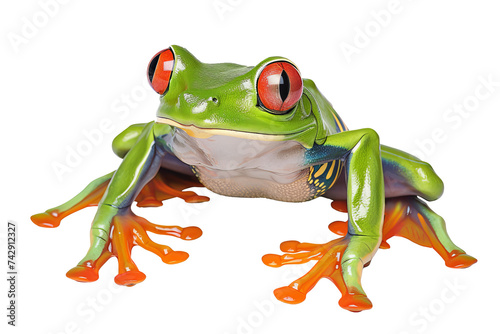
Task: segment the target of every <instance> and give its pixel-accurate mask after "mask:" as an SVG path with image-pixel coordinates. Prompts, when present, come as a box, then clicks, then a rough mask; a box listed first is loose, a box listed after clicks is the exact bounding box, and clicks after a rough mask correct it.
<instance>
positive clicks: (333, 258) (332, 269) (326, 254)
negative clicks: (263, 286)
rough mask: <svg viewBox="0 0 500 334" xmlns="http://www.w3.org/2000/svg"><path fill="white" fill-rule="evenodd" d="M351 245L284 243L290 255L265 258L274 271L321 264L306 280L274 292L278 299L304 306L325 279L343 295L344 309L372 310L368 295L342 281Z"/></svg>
mask: <svg viewBox="0 0 500 334" xmlns="http://www.w3.org/2000/svg"><path fill="white" fill-rule="evenodd" d="M349 241H350V238H349V237H344V238H339V239H335V240H332V241H330V242H327V243H325V244H312V243H301V242H298V241H285V242H283V243H281V245H280V249H281V251H282V252H284V253H286V254H284V255H276V254H267V255H264V256H263V257H262V261H263V262H264V263H265V264H266V265H268V266H270V267H281V266H283V265H286V264H301V263H306V262H309V261H312V260H316V261H318V262H317V263H316V264H315V265H314V267H313V268H312V269H311V270H310V271H309V272H308V273H307V274H305V275H304V276H302V277H300V278H299V279H297V280H295V281H293V282H292V283H291V284H290V285H288V286H284V287H281V288H278V289H276V290H274V295H275V296H276V298H277V299H278V300H280V301H282V302H285V303H289V304H298V303H301V302H303V301H304V300H305V299H306V295H307V293H308V292H309V291H310V290H311V289H312V288H314V286H315V285H316V283H318V281H319V280H320V279H321V278H323V277H324V278H328V279H329V280H331V281H332V282H333V283H334V284H335V285H336V286H337V288H338V289H339V290H340V292H341V293H342V298H340V300H339V305H340V306H341V307H342V308H344V309H346V310H349V311H353V312H359V311H363V310H368V309H370V308H372V303H371V301H370V300H369V299H368V297H367V296H366V294H365V293H364V292H363V291H362V290H360V289H357V288H355V287H349V288H348V287H347V286H346V284H345V282H344V279H343V277H342V264H341V259H342V257H343V255H344V252H345V250H346V248H347V246H348V244H349Z"/></svg>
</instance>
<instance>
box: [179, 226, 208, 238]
mask: <svg viewBox="0 0 500 334" xmlns="http://www.w3.org/2000/svg"><path fill="white" fill-rule="evenodd" d="M202 234H203V231H202V230H201V228H199V227H196V226H189V227H185V228H184V229H183V230H182V233H181V239H182V240H194V239H198V238H199V237H201V235H202Z"/></svg>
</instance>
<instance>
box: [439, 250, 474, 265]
mask: <svg viewBox="0 0 500 334" xmlns="http://www.w3.org/2000/svg"><path fill="white" fill-rule="evenodd" d="M476 262H477V259H476V258H474V257H472V256H470V255H467V254H465V253H459V252H451V254H450V258H449V259H448V260H447V261H446V262H445V263H446V266H447V267H450V268H468V267H470V266H472V265H473V264H474V263H476Z"/></svg>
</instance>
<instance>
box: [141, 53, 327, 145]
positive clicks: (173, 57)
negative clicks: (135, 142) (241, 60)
mask: <svg viewBox="0 0 500 334" xmlns="http://www.w3.org/2000/svg"><path fill="white" fill-rule="evenodd" d="M148 78H149V82H150V84H151V86H152V87H153V89H154V90H155V91H156V92H157V93H158V94H160V95H161V98H160V100H161V104H160V107H159V109H158V112H157V120H156V121H157V122H158V123H166V124H169V125H171V126H174V127H177V128H182V129H183V130H185V131H186V132H187V133H188V134H189V135H190V136H194V137H201V138H206V137H210V136H212V135H227V136H233V137H240V138H249V139H255V140H268V141H283V140H296V141H298V142H300V143H301V144H302V145H304V146H305V147H308V148H309V147H311V146H312V145H313V144H314V141H315V139H316V136H317V128H318V126H317V121H316V117H315V116H314V113H313V112H312V109H313V107H312V103H313V102H311V97H308V96H307V94H305V92H304V87H303V85H304V84H303V80H302V78H301V76H300V72H299V70H298V69H297V67H296V66H295V65H294V64H293V63H292V62H291V61H289V60H288V59H286V58H282V57H270V58H267V59H265V60H263V61H262V62H260V63H259V64H257V65H256V66H253V67H251V66H242V65H237V64H232V63H220V64H204V63H202V62H200V61H199V60H198V59H196V58H195V57H194V56H193V55H192V54H191V53H189V52H188V51H187V50H186V49H184V48H181V47H179V46H175V45H174V46H171V47H170V48H168V49H165V50H163V51H161V52H159V53H157V54H156V55H155V56H154V57H153V59H152V60H151V62H150V63H149V66H148Z"/></svg>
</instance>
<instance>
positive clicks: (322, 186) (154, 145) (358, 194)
mask: <svg viewBox="0 0 500 334" xmlns="http://www.w3.org/2000/svg"><path fill="white" fill-rule="evenodd" d="M146 72H147V78H148V82H149V84H150V85H151V87H152V89H153V90H154V91H155V92H156V93H158V94H159V98H160V105H159V108H158V110H157V113H156V119H155V120H153V121H151V122H149V123H140V124H134V125H131V126H129V127H128V128H127V129H125V130H124V131H123V132H121V133H120V134H119V135H118V136H117V137H116V138H115V139H114V140H113V142H112V149H113V152H114V153H115V154H116V155H117V156H118V157H120V158H122V159H123V160H122V162H121V163H120V165H119V166H118V168H117V169H116V170H115V171H113V172H110V173H108V174H106V175H104V176H102V177H99V178H97V179H96V180H94V181H92V182H90V183H89V184H88V186H87V187H85V188H84V189H83V190H82V191H81V192H80V193H78V194H77V195H76V196H75V197H73V198H72V199H70V200H69V201H67V202H66V203H64V204H62V205H59V206H57V207H54V208H51V209H48V210H46V211H45V212H42V213H39V214H35V215H33V216H31V220H32V221H33V222H34V223H35V224H37V225H39V226H41V227H48V228H53V227H57V226H59V224H60V223H61V220H62V219H63V218H65V217H67V216H69V215H71V214H72V213H74V212H77V211H79V210H81V209H83V208H86V207H89V206H97V212H96V214H95V217H94V219H93V221H92V224H91V232H90V247H89V249H88V251H87V253H86V255H85V256H84V257H83V259H82V260H81V261H80V262H78V263H77V265H76V266H75V267H74V268H72V269H70V270H69V271H68V272H67V274H66V276H67V277H69V278H71V279H73V280H75V281H78V282H93V281H96V280H97V279H98V278H99V270H100V268H101V267H102V266H103V265H104V264H105V263H106V261H107V260H109V259H110V258H111V257H116V258H117V259H118V274H117V275H116V277H115V279H114V281H115V283H116V284H119V285H124V286H133V285H135V284H138V283H140V282H142V281H144V279H145V278H146V275H145V274H144V273H143V272H141V271H140V270H139V269H138V267H137V265H136V264H135V263H134V261H133V259H132V257H131V250H132V248H133V247H135V246H140V247H142V248H144V249H146V250H147V251H150V252H152V253H154V254H156V255H158V256H159V257H160V258H161V260H162V261H163V262H164V263H167V264H175V263H180V262H183V261H185V260H186V259H187V258H188V257H189V254H188V253H186V252H183V251H175V250H173V249H172V248H170V247H169V246H167V245H162V244H158V243H156V242H154V241H152V240H151V238H150V236H149V233H155V234H160V235H168V236H173V237H177V238H180V239H183V240H195V239H197V238H199V237H200V236H201V235H202V231H201V229H200V228H199V227H196V226H188V227H180V226H177V225H158V224H154V223H151V222H149V221H148V220H146V219H145V218H143V217H140V216H138V215H136V214H134V213H133V211H132V205H133V204H134V202H136V205H137V207H160V206H162V205H163V202H164V201H165V200H167V199H171V198H180V199H182V200H184V201H185V202H187V203H201V202H206V201H208V200H209V198H208V197H207V196H203V195H199V194H198V193H197V192H196V191H195V190H193V189H192V188H196V187H204V188H206V189H208V190H209V191H211V192H213V193H216V194H220V195H223V196H230V197H240V198H267V199H270V200H275V201H284V202H295V203H297V202H305V201H310V200H313V199H316V198H319V197H322V198H326V199H328V200H331V201H332V202H331V207H332V208H333V209H335V210H337V211H339V212H342V213H346V214H347V219H346V220H345V221H334V222H332V223H330V224H329V225H328V229H329V230H330V231H331V232H333V233H335V234H337V235H339V237H338V238H334V239H332V240H331V241H329V242H327V243H323V244H315V243H308V242H299V241H296V240H290V241H285V242H283V243H281V245H280V250H281V251H282V254H281V255H280V254H266V255H264V256H263V257H262V261H263V263H264V264H266V265H267V266H270V267H281V266H284V265H291V264H302V263H307V262H309V261H316V263H315V264H314V266H313V267H312V268H311V269H310V270H309V271H308V272H307V273H306V274H305V275H303V276H302V277H299V278H297V279H296V280H295V281H293V282H292V283H291V284H290V285H288V286H283V287H280V288H278V289H276V290H274V295H275V296H276V298H277V299H278V300H280V301H282V302H285V303H289V304H297V303H301V302H303V301H304V300H305V298H306V295H307V293H309V291H311V290H312V289H313V288H314V286H315V285H316V283H317V282H318V281H319V280H320V279H321V278H327V279H329V280H331V281H332V282H333V283H334V284H335V285H336V287H337V288H338V289H339V291H340V293H341V298H340V299H339V301H338V304H339V305H340V307H342V308H344V309H346V310H349V311H352V312H359V311H363V310H368V309H370V308H372V307H373V304H372V302H371V300H370V299H369V298H368V296H367V294H366V292H365V291H364V289H363V287H362V283H361V276H362V272H363V270H364V268H365V267H366V266H368V265H369V264H370V263H371V260H372V259H373V257H374V255H375V254H376V252H377V250H378V249H379V248H382V249H387V248H389V247H390V246H389V244H388V242H387V240H388V239H390V238H391V237H393V236H400V237H404V238H407V239H409V240H410V241H413V242H414V243H416V244H418V245H420V246H424V247H430V248H433V249H434V250H435V251H436V252H437V253H438V255H439V256H440V257H441V258H442V259H443V260H444V262H445V265H446V266H448V267H451V268H467V267H469V266H471V265H472V264H474V263H475V262H477V260H476V259H475V258H474V257H472V256H470V255H468V254H467V253H466V252H465V251H464V250H462V249H461V248H459V247H458V246H457V245H455V244H454V243H453V242H452V240H451V239H450V237H449V235H448V233H447V230H446V225H445V221H444V219H443V218H442V217H441V216H439V215H438V214H436V213H435V212H434V211H433V210H432V209H431V208H430V207H429V206H428V204H427V202H430V201H434V200H437V199H438V198H440V197H441V195H442V193H443V191H444V185H443V182H442V180H441V179H440V177H439V176H438V175H437V174H436V172H435V171H434V169H433V168H432V167H431V166H430V164H429V163H427V162H424V161H422V160H421V159H419V158H417V157H415V156H413V155H411V154H409V153H406V152H404V151H401V150H398V149H395V148H392V147H389V146H385V145H382V144H381V143H380V138H379V135H378V134H377V132H376V131H375V130H373V129H370V128H364V129H355V130H349V129H348V128H347V126H346V125H345V123H344V122H343V120H342V119H341V117H340V116H339V114H338V113H337V112H336V111H335V109H334V108H333V106H332V104H331V103H330V102H329V101H328V100H327V98H326V97H325V96H324V95H323V94H322V93H321V92H320V91H319V89H318V88H317V86H316V85H315V83H314V82H313V81H312V80H311V79H306V78H302V75H301V73H300V71H299V68H298V66H297V65H296V64H295V63H293V62H292V61H291V60H289V59H287V58H284V57H279V56H273V57H268V58H266V59H264V60H262V61H261V62H259V63H258V64H257V65H255V66H244V65H238V64H234V63H203V62H201V61H200V60H198V59H197V58H196V57H195V56H194V55H193V54H191V53H190V52H189V51H188V50H187V49H185V48H183V47H181V46H177V45H172V46H170V47H168V48H166V49H164V50H162V51H160V52H158V53H157V54H155V55H154V57H153V58H152V59H151V60H150V62H149V63H148V66H147V71H146ZM304 219H306V220H310V219H314V215H311V212H305V213H304Z"/></svg>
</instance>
